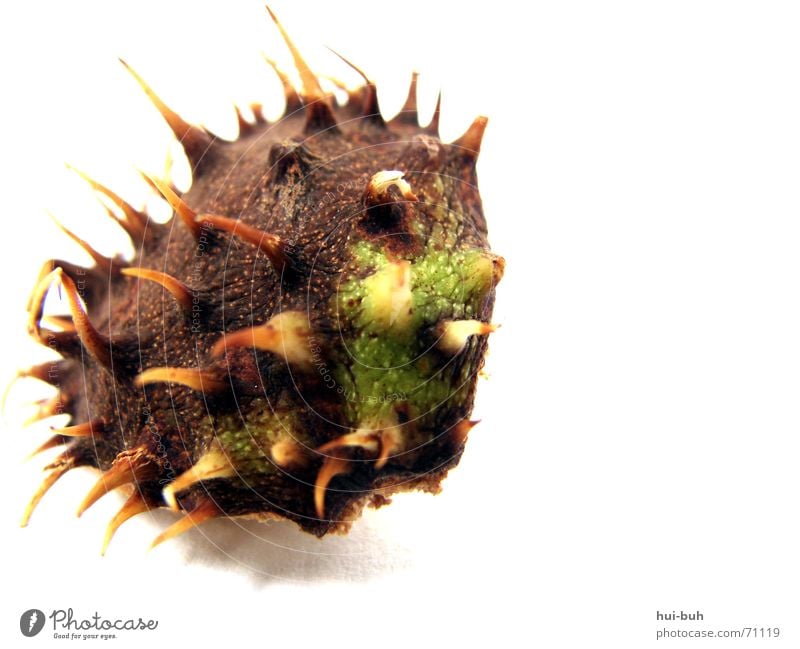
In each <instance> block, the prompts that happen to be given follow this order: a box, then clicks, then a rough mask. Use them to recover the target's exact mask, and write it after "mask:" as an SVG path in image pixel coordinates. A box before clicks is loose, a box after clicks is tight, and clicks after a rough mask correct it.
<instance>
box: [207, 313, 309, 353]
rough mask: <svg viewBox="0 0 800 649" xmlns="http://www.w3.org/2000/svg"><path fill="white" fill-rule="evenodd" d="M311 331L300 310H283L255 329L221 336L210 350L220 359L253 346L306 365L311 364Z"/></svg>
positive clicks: (241, 330) (240, 330)
mask: <svg viewBox="0 0 800 649" xmlns="http://www.w3.org/2000/svg"><path fill="white" fill-rule="evenodd" d="M310 334H311V330H310V328H309V326H308V319H307V317H306V315H305V314H304V313H302V312H301V311H284V312H283V313H279V314H278V315H275V316H273V317H272V318H270V320H269V321H268V322H266V323H265V324H263V325H259V326H257V327H250V328H247V329H239V330H238V331H233V332H231V333H228V334H224V335H223V336H222V337H221V338H220V339H219V340H218V341H217V342H216V343H214V346H213V347H212V348H211V355H212V356H217V357H219V356H222V355H223V354H224V352H225V350H226V349H228V348H230V347H255V348H256V349H260V350H262V351H268V352H272V353H273V354H276V355H278V356H281V357H283V358H284V359H285V360H286V362H288V363H291V364H295V365H300V366H309V365H311V364H312V356H311V350H310V348H309V344H308V337H309V335H310Z"/></svg>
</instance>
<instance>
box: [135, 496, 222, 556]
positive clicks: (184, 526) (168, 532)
mask: <svg viewBox="0 0 800 649" xmlns="http://www.w3.org/2000/svg"><path fill="white" fill-rule="evenodd" d="M219 515H220V511H219V508H218V507H217V506H216V505H215V504H214V502H213V501H211V500H208V501H205V502H203V503H202V504H200V505H199V506H198V507H196V508H195V509H194V510H192V511H191V512H189V513H188V514H186V516H184V517H183V518H181V519H180V520H178V521H176V522H175V523H173V524H172V525H170V526H169V527H168V528H167V529H165V530H164V531H163V532H161V534H159V535H158V536H157V537H156V538H155V539H154V540H153V542H152V543H151V544H150V549H151V550H152V549H153V548H154V547H156V546H157V545H161V544H162V543H163V542H164V541H167V540H168V539H172V538H174V537H176V536H179V535H180V534H183V533H184V532H188V531H189V530H190V529H192V528H193V527H197V526H198V525H200V524H201V523H204V522H206V521H207V520H210V519H212V518H216V517H217V516H219Z"/></svg>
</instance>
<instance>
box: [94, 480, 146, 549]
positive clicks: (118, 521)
mask: <svg viewBox="0 0 800 649" xmlns="http://www.w3.org/2000/svg"><path fill="white" fill-rule="evenodd" d="M149 510H150V505H149V504H148V503H147V500H145V498H144V496H142V494H141V492H140V491H139V490H138V489H137V490H136V491H134V492H133V493H132V494H131V496H130V498H128V500H126V501H125V504H124V505H123V506H122V507H121V508H120V510H119V511H118V512H117V513H116V514H115V515H114V517H113V518H112V519H111V520H110V521H109V523H108V527H106V533H105V536H104V537H103V547H102V548H101V549H100V555H101V556H104V555H105V553H106V550H108V544H109V543H111V539H112V538H113V537H114V534H116V532H117V530H118V529H119V528H120V526H121V525H122V524H123V523H124V522H125V521H127V520H128V519H130V518H133V517H134V516H136V515H137V514H143V513H144V512H146V511H149Z"/></svg>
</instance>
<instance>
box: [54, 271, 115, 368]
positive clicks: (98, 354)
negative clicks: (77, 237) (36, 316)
mask: <svg viewBox="0 0 800 649" xmlns="http://www.w3.org/2000/svg"><path fill="white" fill-rule="evenodd" d="M59 279H60V280H61V286H63V287H64V292H65V293H66V294H67V302H68V303H69V310H70V312H71V313H72V321H73V322H74V323H75V331H76V332H77V334H78V337H79V338H80V340H81V343H82V344H83V347H84V349H86V350H87V351H88V352H89V353H90V354H91V355H92V356H94V358H95V360H97V361H98V362H99V363H100V364H101V365H102V366H103V367H105V368H106V369H109V370H112V369H113V362H112V358H111V348H110V341H109V339H108V338H107V337H106V336H104V335H103V334H101V333H100V332H99V331H98V330H97V329H95V327H94V325H93V324H92V322H91V320H89V315H88V314H87V313H86V310H85V309H84V308H83V306H82V305H81V300H80V294H79V293H78V288H77V287H76V286H75V282H74V281H73V280H72V278H71V277H70V276H69V275H67V274H66V273H63V272H60V273H59Z"/></svg>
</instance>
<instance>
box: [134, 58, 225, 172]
mask: <svg viewBox="0 0 800 649" xmlns="http://www.w3.org/2000/svg"><path fill="white" fill-rule="evenodd" d="M119 61H120V63H122V65H124V66H125V68H126V69H127V70H128V72H130V74H131V75H132V76H133V78H134V79H135V80H136V82H137V83H138V84H139V86H140V87H141V88H142V90H144V93H145V94H146V95H147V97H148V98H149V99H150V101H151V102H152V103H153V105H154V106H155V107H156V109H157V110H158V112H159V113H161V116H162V117H163V118H164V120H165V121H166V122H167V124H168V125H169V127H170V128H171V129H172V132H173V133H174V134H175V137H176V138H177V139H178V141H179V142H180V143H181V146H182V147H183V150H184V151H185V153H186V157H187V158H189V163H190V164H191V166H192V170H193V172H197V171H199V170H200V168H201V165H202V163H203V161H204V160H205V158H206V153H207V152H208V150H209V148H211V146H212V144H213V142H214V140H213V138H212V137H211V135H210V134H209V133H208V132H207V131H205V130H204V129H201V128H198V127H196V126H193V125H191V124H189V123H188V122H186V121H185V120H184V119H183V118H182V117H181V116H180V115H178V113H176V112H175V111H174V110H172V109H171V108H169V106H167V105H166V104H165V103H164V102H163V101H161V98H160V97H159V96H158V95H156V93H155V92H153V90H152V89H151V88H150V86H148V85H147V83H145V81H144V79H142V77H140V76H139V74H138V73H137V72H136V71H135V70H134V69H133V68H131V67H130V66H129V65H128V64H127V63H126V62H125V61H124V60H122V59H120V60H119Z"/></svg>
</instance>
